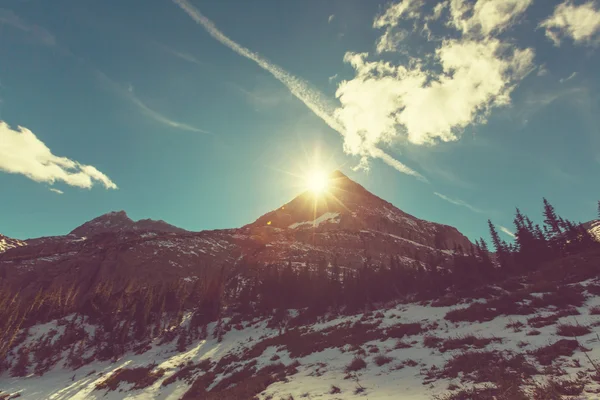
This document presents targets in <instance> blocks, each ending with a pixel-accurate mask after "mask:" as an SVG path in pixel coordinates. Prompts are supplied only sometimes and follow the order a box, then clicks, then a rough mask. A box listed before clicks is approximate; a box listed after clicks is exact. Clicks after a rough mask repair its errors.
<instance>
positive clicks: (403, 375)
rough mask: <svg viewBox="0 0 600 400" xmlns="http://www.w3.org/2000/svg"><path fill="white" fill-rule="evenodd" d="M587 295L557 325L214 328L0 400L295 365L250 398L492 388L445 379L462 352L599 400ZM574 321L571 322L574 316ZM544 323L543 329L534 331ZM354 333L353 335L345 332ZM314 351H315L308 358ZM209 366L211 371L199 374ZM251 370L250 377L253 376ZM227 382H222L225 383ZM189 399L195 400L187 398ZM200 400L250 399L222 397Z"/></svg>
mask: <svg viewBox="0 0 600 400" xmlns="http://www.w3.org/2000/svg"><path fill="white" fill-rule="evenodd" d="M597 284H598V282H592V281H586V282H581V285H582V286H583V287H584V288H586V287H589V286H593V285H597ZM596 288H598V286H596ZM589 291H590V290H584V291H583V292H582V293H583V294H584V295H585V296H586V297H587V300H586V301H585V303H584V304H583V306H580V307H570V311H569V312H564V313H563V314H571V315H565V316H562V317H559V318H555V320H553V319H552V318H550V319H544V317H548V316H550V317H551V316H556V315H557V311H558V310H557V308H556V307H555V306H552V305H551V306H548V307H541V308H538V309H537V310H536V311H535V312H534V313H532V314H528V315H511V316H498V317H496V318H493V319H492V320H491V321H487V322H474V323H471V322H458V323H453V322H449V321H448V320H446V319H445V318H444V317H445V316H446V314H447V313H448V312H449V311H451V310H454V309H461V308H465V307H466V304H458V305H453V306H450V307H433V306H431V304H429V303H427V304H414V303H412V304H398V305H393V306H390V307H389V308H385V309H380V310H373V311H371V312H369V313H367V314H357V315H354V316H346V317H338V318H336V317H331V318H330V319H329V320H327V321H321V322H318V323H314V324H310V325H304V326H302V325H300V326H294V327H292V328H290V327H289V326H288V327H287V329H288V333H287V335H288V336H285V335H286V334H285V333H283V334H284V336H281V333H282V329H283V332H285V329H284V328H281V327H274V328H268V327H267V325H268V321H267V320H265V319H255V320H253V321H246V322H241V323H240V324H237V323H236V324H235V325H231V327H230V329H229V330H228V331H227V333H225V334H224V336H222V340H221V342H219V341H218V340H217V339H216V338H213V334H212V333H213V332H214V329H215V324H214V323H213V324H211V325H209V329H208V333H209V335H208V339H207V340H202V341H195V342H193V343H190V344H189V345H188V346H187V350H186V351H184V352H179V351H177V350H176V348H177V343H176V342H177V340H173V341H172V342H170V343H167V344H162V345H158V344H157V343H153V344H152V347H151V349H150V350H148V351H146V352H145V353H143V354H137V355H136V354H133V353H128V354H126V355H125V356H124V357H122V358H121V359H119V360H118V361H116V362H108V361H107V362H93V363H91V364H89V365H85V366H83V367H81V368H79V369H77V370H75V371H73V370H71V369H68V368H65V367H64V366H63V361H61V362H59V363H58V364H57V365H56V366H55V367H54V368H53V369H51V370H50V371H49V372H47V373H46V374H44V375H43V376H41V377H39V376H34V375H30V376H28V377H25V378H13V377H11V376H10V374H9V372H5V373H4V374H3V375H1V376H0V399H6V398H13V397H14V396H16V397H19V398H20V399H56V400H58V399H107V400H108V399H179V398H181V397H182V396H184V394H185V393H186V392H187V391H188V390H189V388H190V387H191V386H192V383H193V382H194V381H195V380H196V379H197V378H198V377H200V376H202V375H209V374H208V372H211V371H212V373H213V375H210V376H211V379H208V380H207V381H206V383H205V384H204V389H203V390H206V392H210V390H211V389H214V388H215V387H217V385H219V383H221V386H222V388H223V389H228V388H231V387H233V386H235V385H236V384H238V383H240V382H245V381H247V379H248V378H249V376H247V375H244V372H243V371H244V370H246V371H258V370H261V368H263V367H265V366H268V365H272V364H274V363H283V365H285V366H289V365H290V364H292V363H294V362H299V365H298V366H297V371H295V370H294V371H293V372H289V373H287V377H283V378H281V379H276V380H275V382H271V381H269V382H268V383H267V384H266V385H265V386H266V390H263V391H262V392H261V393H260V394H258V395H257V397H258V398H260V399H273V400H279V399H286V400H287V399H292V398H293V399H303V398H306V399H324V400H326V399H354V398H365V399H371V400H374V399H415V400H417V399H432V398H436V396H439V398H442V399H443V398H446V397H445V396H448V395H450V394H452V393H457V392H459V391H460V390H465V389H466V388H472V387H479V388H482V387H486V385H487V386H489V385H490V384H486V383H485V382H481V380H480V379H479V380H473V379H470V378H469V377H470V376H472V375H473V373H468V372H467V373H463V372H458V373H457V374H454V375H455V376H452V375H453V374H452V372H451V368H449V364H448V363H449V361H451V360H452V359H453V358H454V357H456V356H457V355H460V354H464V353H465V352H480V353H482V354H483V353H484V352H499V353H500V354H509V355H510V354H512V355H515V354H522V355H524V356H525V359H526V361H527V363H530V364H531V365H532V366H533V367H534V368H535V371H536V372H535V373H533V374H531V376H528V377H526V378H525V379H524V381H523V382H524V384H523V388H524V391H525V392H526V393H528V390H532V388H534V387H535V386H539V385H545V384H546V383H547V382H548V379H549V377H552V379H554V380H556V381H561V380H562V381H565V380H570V381H573V382H575V381H576V382H578V384H580V385H581V386H582V387H583V391H580V393H579V394H577V395H575V396H566V397H564V398H570V399H576V398H577V399H583V398H585V399H599V398H600V396H599V395H598V394H596V392H600V386H599V385H598V383H597V381H596V380H595V379H594V378H595V374H596V372H595V370H594V366H593V364H592V362H593V360H597V359H600V343H599V338H598V335H597V334H596V331H597V330H598V331H600V328H595V327H596V326H600V315H594V313H595V312H597V311H598V309H595V308H594V307H595V306H600V297H598V296H595V295H593V294H591V293H589ZM530 296H531V298H542V297H543V294H542V293H530ZM479 301H480V302H483V301H484V300H483V299H482V300H479ZM574 309H576V310H577V311H574ZM577 312H578V315H572V314H577ZM536 317H542V318H536ZM540 321H542V323H540ZM544 321H546V322H544ZM224 322H227V321H224ZM548 322H549V324H548V325H546V326H539V325H544V324H545V323H548ZM185 323H187V321H184V324H185ZM561 324H563V325H564V324H568V325H575V326H579V327H589V333H584V334H582V335H581V336H578V337H576V338H575V337H565V335H564V333H563V335H559V333H560V332H557V330H558V331H560V329H557V328H560V325H561ZM532 325H533V327H532ZM352 327H354V328H353V329H354V330H351V328H352ZM415 327H416V328H415ZM240 328H241V329H240ZM51 329H56V330H58V331H60V330H61V329H64V327H63V326H59V325H58V324H57V322H56V321H54V322H52V323H49V324H44V325H40V326H37V327H35V328H33V329H31V331H30V339H28V340H35V339H36V338H39V337H40V336H41V335H42V334H44V333H45V332H48V331H49V330H51ZM89 329H93V327H89ZM292 331H295V332H303V335H308V336H307V337H308V338H309V340H308V341H302V340H293V336H290V334H289V332H292ZM319 332H321V333H322V335H319V334H318V333H319ZM343 332H346V333H348V332H350V335H349V336H344V334H343ZM538 332H539V333H538ZM329 335H333V336H332V337H339V338H340V341H341V342H336V340H337V339H335V340H330V341H328V340H327V339H326V338H327V336H329ZM282 337H283V338H286V337H287V338H289V339H286V340H288V342H286V340H282V339H281V338H282ZM363 339H365V341H363ZM448 339H456V340H454V341H452V340H448ZM559 340H566V341H569V342H571V343H572V342H573V341H574V340H577V341H578V347H577V348H575V349H573V348H571V351H566V353H560V352H559V353H560V354H553V353H552V352H550V353H551V354H550V357H551V360H545V359H544V358H542V357H539V354H541V353H540V352H537V353H536V352H535V350H537V349H540V348H544V347H545V346H549V345H552V344H554V343H556V342H558V341H559ZM350 342H351V343H350ZM332 343H334V344H332ZM334 346H339V347H334ZM567 347H568V346H567ZM313 349H314V350H316V351H315V352H312V350H313ZM569 353H571V354H569ZM65 356H66V354H65ZM224 357H227V358H224ZM355 357H360V358H362V359H364V361H365V362H366V366H365V367H363V368H361V365H360V363H357V364H356V365H355V368H349V367H348V366H349V365H350V364H351V362H352V361H353V359H354V358H355ZM208 359H210V361H212V364H210V365H209V363H208V362H205V363H200V364H198V363H199V362H201V361H203V360H208ZM191 363H194V364H191ZM152 365H154V366H153V367H151V369H149V376H150V378H151V379H149V380H147V382H146V383H145V385H140V386H145V387H143V388H141V389H135V388H134V386H135V385H137V384H136V383H133V382H128V381H127V379H119V380H113V381H112V383H110V382H111V381H110V379H111V376H112V377H113V378H114V376H115V374H116V373H118V372H119V369H132V368H137V367H148V366H152ZM185 365H187V366H188V367H189V366H195V365H200V366H199V367H195V368H194V367H192V368H188V373H182V371H183V372H186V370H185V368H184V366H185ZM202 365H203V366H202ZM250 367H252V368H254V369H253V370H250V369H249V368H250ZM483 367H484V366H476V368H483ZM507 368H508V367H507ZM352 369H356V370H354V371H352ZM240 371H242V372H240ZM444 371H445V372H444ZM176 373H178V375H175V374H176ZM236 373H237V375H236ZM250 376H252V374H250ZM236 377H237V378H236ZM228 378H229V382H228V381H225V379H228ZM223 386H224V387H223ZM229 393H234V392H229ZM17 394H18V395H19V396H17ZM3 396H5V397H3ZM237 396H241V397H237ZM531 396H532V397H531V398H534V397H533V395H531ZM188 398H196V397H190V394H188ZM198 398H242V399H243V398H248V397H244V396H243V395H239V394H238V395H235V394H229V395H228V396H225V395H223V396H219V395H217V396H216V397H198ZM464 398H470V397H464ZM490 398H491V397H490ZM535 398H537V397H535ZM553 398H554V397H553Z"/></svg>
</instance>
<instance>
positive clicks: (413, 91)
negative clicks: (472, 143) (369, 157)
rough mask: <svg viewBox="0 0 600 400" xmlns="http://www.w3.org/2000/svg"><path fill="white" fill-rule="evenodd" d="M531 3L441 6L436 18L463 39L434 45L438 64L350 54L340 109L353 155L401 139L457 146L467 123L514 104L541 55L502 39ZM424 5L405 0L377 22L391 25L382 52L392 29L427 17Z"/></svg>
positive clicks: (482, 1) (455, 0)
mask: <svg viewBox="0 0 600 400" xmlns="http://www.w3.org/2000/svg"><path fill="white" fill-rule="evenodd" d="M530 3H531V1H530V0H525V1H517V0H479V1H477V2H476V3H472V2H469V3H467V2H465V1H462V0H452V1H451V2H450V13H448V14H449V15H446V17H444V14H443V13H442V11H443V9H444V8H443V7H440V8H438V9H437V10H436V9H434V17H438V18H442V20H441V21H440V22H439V23H441V24H444V25H447V26H451V27H455V28H456V29H457V30H458V34H459V35H458V36H459V37H458V38H457V37H456V35H452V36H450V37H447V38H445V39H443V40H441V41H440V42H439V43H438V42H432V44H436V49H435V52H434V57H433V60H432V59H431V57H428V56H424V57H417V56H414V57H411V58H410V60H409V62H408V63H403V64H394V63H392V62H390V61H388V60H387V59H382V58H380V57H377V58H374V57H372V56H370V55H369V54H368V53H352V52H349V53H347V54H346V56H345V61H346V62H347V63H349V64H350V65H352V66H353V67H354V70H355V77H354V78H353V79H351V80H347V81H343V82H341V83H340V85H339V87H338V90H337V92H336V96H337V97H338V99H339V100H340V103H341V107H339V108H338V109H337V110H336V112H335V115H336V118H337V119H338V120H339V121H340V123H341V124H343V125H344V126H345V128H346V131H347V132H346V135H345V148H346V151H347V152H349V153H350V154H361V153H362V152H363V151H364V149H370V148H374V147H378V146H380V145H390V144H392V143H394V142H395V141H398V140H400V141H404V140H405V141H409V142H411V143H414V144H419V145H422V144H435V143H437V142H439V141H442V142H448V141H455V140H458V139H459V137H460V134H461V133H462V131H463V129H464V128H466V127H467V126H469V125H472V124H476V123H484V122H485V121H486V118H487V116H488V115H489V113H490V112H491V110H492V109H493V108H494V107H499V106H507V105H509V104H510V94H511V92H512V91H513V90H514V88H515V87H516V85H518V83H519V82H520V81H521V80H522V79H523V78H524V77H525V76H526V75H527V74H528V73H529V72H530V71H531V70H532V69H533V68H534V64H533V58H534V52H533V50H532V49H519V48H516V47H515V46H514V45H512V44H509V43H507V42H504V41H502V40H500V39H499V38H498V37H497V36H496V35H497V34H499V33H500V32H504V31H506V30H507V29H508V27H509V26H510V25H511V24H512V23H514V22H515V21H517V20H518V17H519V16H520V15H521V14H522V13H523V12H524V11H525V9H526V8H527V7H528V5H529V4H530ZM421 7H422V2H421V1H414V0H413V1H404V2H400V3H397V4H393V5H391V6H390V7H389V8H388V9H387V10H386V11H385V12H384V13H383V14H382V15H381V16H379V17H377V18H376V19H375V22H374V27H376V28H379V27H386V31H385V32H384V33H383V35H382V37H381V38H380V39H379V40H378V42H377V51H378V52H379V50H381V48H380V46H383V44H382V43H384V44H385V46H387V45H388V42H387V40H388V39H387V37H388V36H389V35H390V32H392V33H393V32H395V31H390V30H389V29H387V28H390V27H392V28H393V27H397V26H398V25H399V24H400V22H401V20H402V19H418V20H419V21H421V22H422V21H423V20H424V19H423V17H422V16H421V14H422V12H421ZM426 18H429V19H433V18H431V17H425V19H426ZM444 19H445V21H444ZM394 46H395V44H394V43H392V44H391V45H390V46H389V47H385V48H386V49H389V50H394V48H395V47H394ZM432 61H433V63H434V64H436V65H433V64H432Z"/></svg>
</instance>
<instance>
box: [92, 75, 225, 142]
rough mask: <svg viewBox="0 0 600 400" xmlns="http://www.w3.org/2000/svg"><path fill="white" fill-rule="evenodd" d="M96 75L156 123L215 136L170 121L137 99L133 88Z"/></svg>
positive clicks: (190, 126)
mask: <svg viewBox="0 0 600 400" xmlns="http://www.w3.org/2000/svg"><path fill="white" fill-rule="evenodd" d="M94 73H95V75H96V77H97V78H98V80H100V81H101V82H102V83H104V84H105V85H106V86H107V87H108V88H109V89H110V90H112V91H113V92H115V93H117V94H119V95H120V96H122V97H123V98H125V99H127V100H129V101H130V102H131V103H133V105H135V106H136V107H137V108H138V109H139V110H140V111H141V112H142V113H143V114H144V115H146V116H147V117H149V118H151V119H153V120H155V121H156V122H159V123H161V124H163V125H166V126H169V127H171V128H176V129H180V130H183V131H189V132H197V133H205V134H208V135H214V133H212V132H210V131H207V130H204V129H200V128H196V127H195V126H192V125H188V124H184V123H182V122H178V121H175V120H173V119H170V118H168V117H166V116H164V115H163V114H161V113H159V112H158V111H156V110H153V109H152V108H150V107H149V106H148V105H146V103H144V102H143V101H142V100H141V99H140V98H139V97H137V96H136V95H135V93H134V91H133V89H132V88H129V89H125V88H124V87H122V86H121V85H119V84H118V83H116V82H115V81H113V80H112V79H111V78H109V77H108V76H107V75H106V74H105V73H104V72H102V71H100V70H97V69H96V70H94Z"/></svg>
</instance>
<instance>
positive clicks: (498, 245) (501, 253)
mask: <svg viewBox="0 0 600 400" xmlns="http://www.w3.org/2000/svg"><path fill="white" fill-rule="evenodd" d="M488 227H489V229H490V236H491V238H492V243H493V245H494V248H495V249H496V256H497V257H498V262H499V263H500V266H501V267H502V268H503V269H507V268H508V261H509V260H508V257H509V252H510V249H509V248H508V246H507V245H506V242H504V241H503V240H502V239H500V235H499V234H498V231H497V230H496V227H495V226H494V224H493V223H492V221H491V220H489V219H488Z"/></svg>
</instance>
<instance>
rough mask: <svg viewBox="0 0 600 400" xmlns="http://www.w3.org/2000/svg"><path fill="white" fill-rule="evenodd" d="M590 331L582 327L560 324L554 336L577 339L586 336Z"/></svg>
mask: <svg viewBox="0 0 600 400" xmlns="http://www.w3.org/2000/svg"><path fill="white" fill-rule="evenodd" d="M591 332H592V330H591V329H590V328H588V327H587V326H583V325H571V324H560V325H558V326H557V327H556V334H557V335H560V336H566V337H577V336H583V335H587V334H588V333H591Z"/></svg>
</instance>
